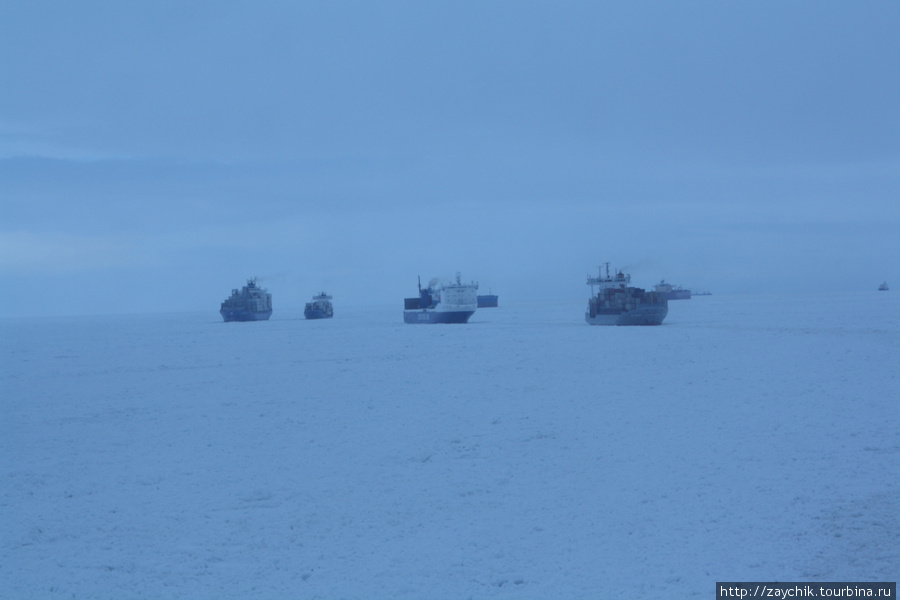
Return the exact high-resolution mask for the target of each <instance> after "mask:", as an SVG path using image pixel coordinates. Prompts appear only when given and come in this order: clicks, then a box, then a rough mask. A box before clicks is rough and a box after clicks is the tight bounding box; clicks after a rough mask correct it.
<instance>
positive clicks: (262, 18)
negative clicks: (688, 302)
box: [0, 0, 900, 318]
mask: <svg viewBox="0 0 900 600" xmlns="http://www.w3.org/2000/svg"><path fill="white" fill-rule="evenodd" d="M897 31H900V3H897V2H896V1H894V0H889V1H888V0H884V1H880V0H871V1H867V2H865V3H847V2H829V1H812V0H810V1H793V2H784V1H783V0H779V1H768V0H762V1H757V2H752V3H750V2H747V3H734V2H719V1H684V2H650V1H639V2H599V1H595V0H585V1H568V2H567V1H561V2H560V1H554V2H528V1H524V0H515V1H478V2H475V1H465V0H462V1H454V2H447V1H433V2H422V1H419V0H416V1H409V2H394V1H386V2H377V3H373V2H363V1H359V2H342V1H335V2H293V1H285V2H279V1H274V0H273V1H269V2H261V3H249V2H230V1H216V2H212V1H197V2H156V1H154V2H143V1H135V2H127V3H123V2H117V1H110V2H98V1H91V0H88V1H85V2H78V3H61V2H43V1H40V0H38V1H24V0H23V1H17V0H11V1H8V2H3V3H2V4H0V73H2V77H0V278H2V281H3V282H4V283H3V286H4V288H3V293H2V294H0V296H2V298H0V316H7V317H9V316H12V317H19V316H44V315H47V316H49V315H78V314H106V313H140V312H169V311H205V310H209V311H210V312H211V313H212V314H215V313H216V312H217V311H218V308H219V303H220V302H221V301H222V300H223V299H224V298H225V297H226V296H228V295H229V293H230V291H231V289H232V288H235V287H239V286H241V285H243V284H244V282H245V281H246V280H247V279H248V278H250V277H258V278H259V280H260V282H261V285H263V287H266V288H267V289H268V290H269V291H270V292H271V293H272V295H273V305H274V308H275V315H273V318H276V315H277V314H278V311H279V308H280V307H284V308H286V309H296V308H298V307H299V308H302V305H303V303H304V302H305V301H307V300H309V298H310V297H311V296H312V295H313V294H315V293H317V292H319V291H322V290H325V291H328V292H329V293H331V294H332V295H333V296H334V298H335V300H334V302H335V307H336V310H339V307H340V305H341V304H345V305H366V306H370V305H390V304H396V305H397V306H398V310H399V307H400V306H402V298H403V297H405V296H411V295H414V294H415V289H416V278H417V276H421V277H422V279H423V281H426V280H429V279H431V278H433V277H440V278H445V279H446V278H451V277H453V276H454V274H455V273H456V272H461V273H462V278H463V279H464V280H476V281H478V282H479V284H480V286H481V289H482V290H485V291H486V290H488V289H490V290H491V291H493V292H494V293H497V294H499V295H500V297H501V303H503V302H504V301H507V302H519V301H521V302H527V301H532V300H535V301H537V300H541V301H546V300H560V301H565V302H567V303H568V302H570V301H572V302H575V303H576V305H578V306H579V309H578V310H579V311H580V304H578V303H580V302H584V301H586V299H587V296H588V293H589V288H588V286H587V285H585V277H586V275H587V274H588V273H589V272H595V271H596V269H597V267H598V265H600V264H603V263H605V262H610V263H611V266H612V267H614V268H620V269H623V270H626V271H627V272H629V273H631V275H632V281H633V283H634V284H636V285H639V286H642V287H650V286H652V285H653V284H654V283H656V282H658V281H659V280H660V279H662V278H665V279H666V280H667V281H670V282H674V283H677V284H681V285H684V286H685V287H690V288H692V289H694V290H695V291H699V290H709V291H712V292H713V293H716V294H719V293H724V294H729V293H756V292H761V291H762V292H782V291H783V292H818V291H835V292H844V291H870V290H875V289H876V288H877V286H878V284H880V283H881V282H882V281H885V280H887V281H888V282H889V283H892V284H893V285H894V287H895V288H897V287H900V203H898V200H900V108H898V107H900V36H897V35H896V32H897ZM894 282H896V283H894ZM566 306H568V304H567V305H566ZM579 314H580V313H579Z"/></svg>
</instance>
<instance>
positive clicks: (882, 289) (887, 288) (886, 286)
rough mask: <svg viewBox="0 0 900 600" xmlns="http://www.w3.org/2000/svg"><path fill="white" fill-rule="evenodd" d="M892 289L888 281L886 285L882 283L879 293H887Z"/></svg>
mask: <svg viewBox="0 0 900 600" xmlns="http://www.w3.org/2000/svg"><path fill="white" fill-rule="evenodd" d="M890 289H891V288H889V287H888V284H887V281H885V282H884V283H882V284H881V285H879V286H878V291H879V292H886V291H888V290H890Z"/></svg>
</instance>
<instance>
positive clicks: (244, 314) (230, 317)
mask: <svg viewBox="0 0 900 600" xmlns="http://www.w3.org/2000/svg"><path fill="white" fill-rule="evenodd" d="M219 314H221V315H222V318H223V319H224V320H225V322H226V323H227V322H229V321H268V320H269V317H271V316H272V294H270V293H268V292H267V291H266V290H264V289H262V288H260V287H259V286H257V285H256V278H253V279H248V280H247V285H245V286H244V287H243V288H241V289H240V290H237V289H234V290H231V297H229V298H227V299H226V300H225V301H224V302H223V303H222V307H221V309H220V310H219Z"/></svg>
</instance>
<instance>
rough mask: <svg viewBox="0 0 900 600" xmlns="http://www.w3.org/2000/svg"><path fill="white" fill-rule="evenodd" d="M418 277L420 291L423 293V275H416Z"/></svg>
mask: <svg viewBox="0 0 900 600" xmlns="http://www.w3.org/2000/svg"><path fill="white" fill-rule="evenodd" d="M416 277H418V278H419V291H420V292H421V291H422V276H421V275H416Z"/></svg>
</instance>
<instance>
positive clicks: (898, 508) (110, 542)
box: [0, 289, 900, 599]
mask: <svg viewBox="0 0 900 600" xmlns="http://www.w3.org/2000/svg"><path fill="white" fill-rule="evenodd" d="M334 303H335V317H334V319H332V320H326V321H305V320H303V318H302V309H297V310H293V311H292V310H290V309H280V308H279V306H278V299H277V296H276V297H275V312H274V315H273V316H272V319H271V320H270V321H268V322H257V323H222V322H221V319H220V318H219V316H218V314H217V312H216V311H217V309H218V307H217V306H215V307H213V308H212V309H211V310H210V311H209V312H207V313H191V314H155V315H135V316H122V315H118V316H111V317H108V318H101V317H80V318H78V317H66V318H39V319H38V318H29V319H2V320H0V361H2V363H0V367H2V370H0V403H2V424H0V477H2V479H0V481H2V485H0V598H31V599H40V598H48V599H50V598H76V599H87V598H96V599H125V598H148V599H150V598H152V599H157V598H185V599H187V598H190V599H198V598H209V599H213V598H216V599H222V598H234V599H238V598H240V599H253V598H327V599H337V598H348V599H349V598H352V599H376V598H409V599H423V598H424V599H429V598H434V599H445V598H454V599H465V598H475V599H478V598H534V599H537V598H542V599H543V598H660V599H663V598H665V599H669V598H712V597H714V586H715V582H716V581H774V580H781V581H896V580H897V576H898V573H900V517H898V515H900V488H898V481H900V408H898V399H900V376H898V373H900V292H888V293H879V292H876V291H874V289H873V290H872V291H871V292H859V293H852V294H847V293H844V294H838V293H835V294H829V293H819V294H813V293H810V294H802V295H764V294H760V295H746V296H708V297H695V298H694V299H692V300H688V301H672V302H670V308H669V315H668V317H667V318H666V320H665V322H664V324H663V325H662V326H660V327H591V326H588V325H587V324H585V323H584V320H583V317H584V308H585V305H586V299H585V301H584V302H560V303H552V304H529V303H516V302H515V300H514V299H512V298H505V297H504V296H503V294H502V293H501V294H500V307H499V308H496V309H479V310H478V311H477V312H476V313H475V315H474V316H473V317H472V319H471V321H470V323H469V324H467V325H421V326H418V325H405V324H404V323H403V319H402V303H401V302H399V301H398V304H397V306H387V307H368V308H360V307H344V306H342V303H341V298H335V300H334Z"/></svg>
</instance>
